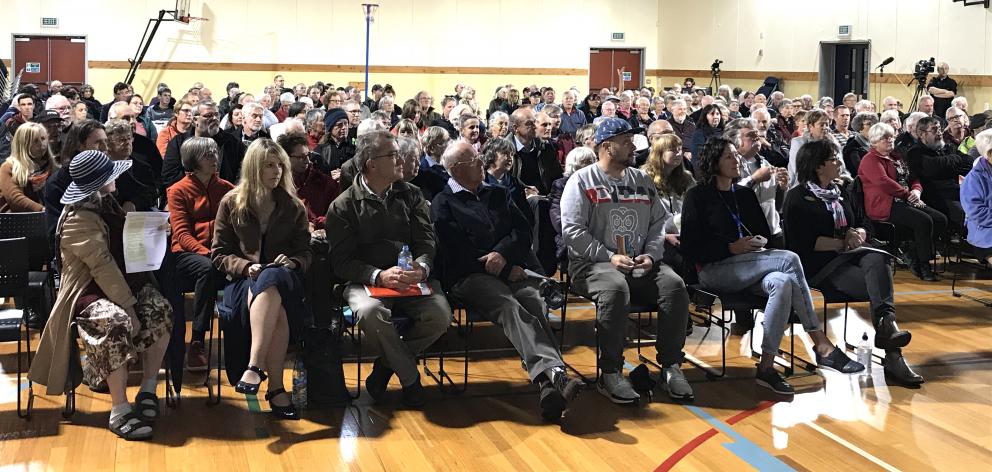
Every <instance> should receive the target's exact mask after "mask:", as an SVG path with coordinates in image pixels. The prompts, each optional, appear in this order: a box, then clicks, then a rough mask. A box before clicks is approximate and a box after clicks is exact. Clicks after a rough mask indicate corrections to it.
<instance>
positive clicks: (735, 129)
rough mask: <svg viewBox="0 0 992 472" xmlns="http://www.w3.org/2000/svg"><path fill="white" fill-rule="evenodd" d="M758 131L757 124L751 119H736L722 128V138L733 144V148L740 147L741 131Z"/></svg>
mask: <svg viewBox="0 0 992 472" xmlns="http://www.w3.org/2000/svg"><path fill="white" fill-rule="evenodd" d="M744 129H750V130H754V129H758V123H757V122H756V121H755V120H754V119H753V118H738V119H736V120H732V121H731V122H730V123H727V124H726V126H724V128H723V137H724V138H725V139H728V140H730V142H732V143H734V146H737V147H740V145H741V130H744Z"/></svg>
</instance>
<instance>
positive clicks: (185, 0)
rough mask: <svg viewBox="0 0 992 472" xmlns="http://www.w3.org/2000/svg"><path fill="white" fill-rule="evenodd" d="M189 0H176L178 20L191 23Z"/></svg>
mask: <svg viewBox="0 0 992 472" xmlns="http://www.w3.org/2000/svg"><path fill="white" fill-rule="evenodd" d="M189 18H190V17H189V0H176V21H178V22H180V23H189Z"/></svg>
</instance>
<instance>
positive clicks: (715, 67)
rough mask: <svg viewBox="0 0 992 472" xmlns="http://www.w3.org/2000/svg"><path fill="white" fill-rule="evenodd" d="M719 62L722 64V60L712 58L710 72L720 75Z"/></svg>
mask: <svg viewBox="0 0 992 472" xmlns="http://www.w3.org/2000/svg"><path fill="white" fill-rule="evenodd" d="M720 64H723V61H721V60H719V59H714V60H713V64H712V65H710V73H712V74H714V75H720Z"/></svg>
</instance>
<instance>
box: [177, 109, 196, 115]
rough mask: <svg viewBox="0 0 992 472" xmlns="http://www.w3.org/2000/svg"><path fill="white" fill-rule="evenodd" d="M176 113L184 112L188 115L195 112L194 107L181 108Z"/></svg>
mask: <svg viewBox="0 0 992 472" xmlns="http://www.w3.org/2000/svg"><path fill="white" fill-rule="evenodd" d="M176 113H182V114H184V115H188V114H190V113H193V109H192V108H180V109H179V111H177V112H176Z"/></svg>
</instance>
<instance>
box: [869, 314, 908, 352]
mask: <svg viewBox="0 0 992 472" xmlns="http://www.w3.org/2000/svg"><path fill="white" fill-rule="evenodd" d="M912 339H913V334H912V333H910V332H909V331H902V330H900V329H899V327H898V326H896V317H895V316H885V317H882V319H881V320H879V322H878V325H876V326H875V347H877V348H879V349H898V348H900V347H906V345H907V344H909V341H910V340H912Z"/></svg>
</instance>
